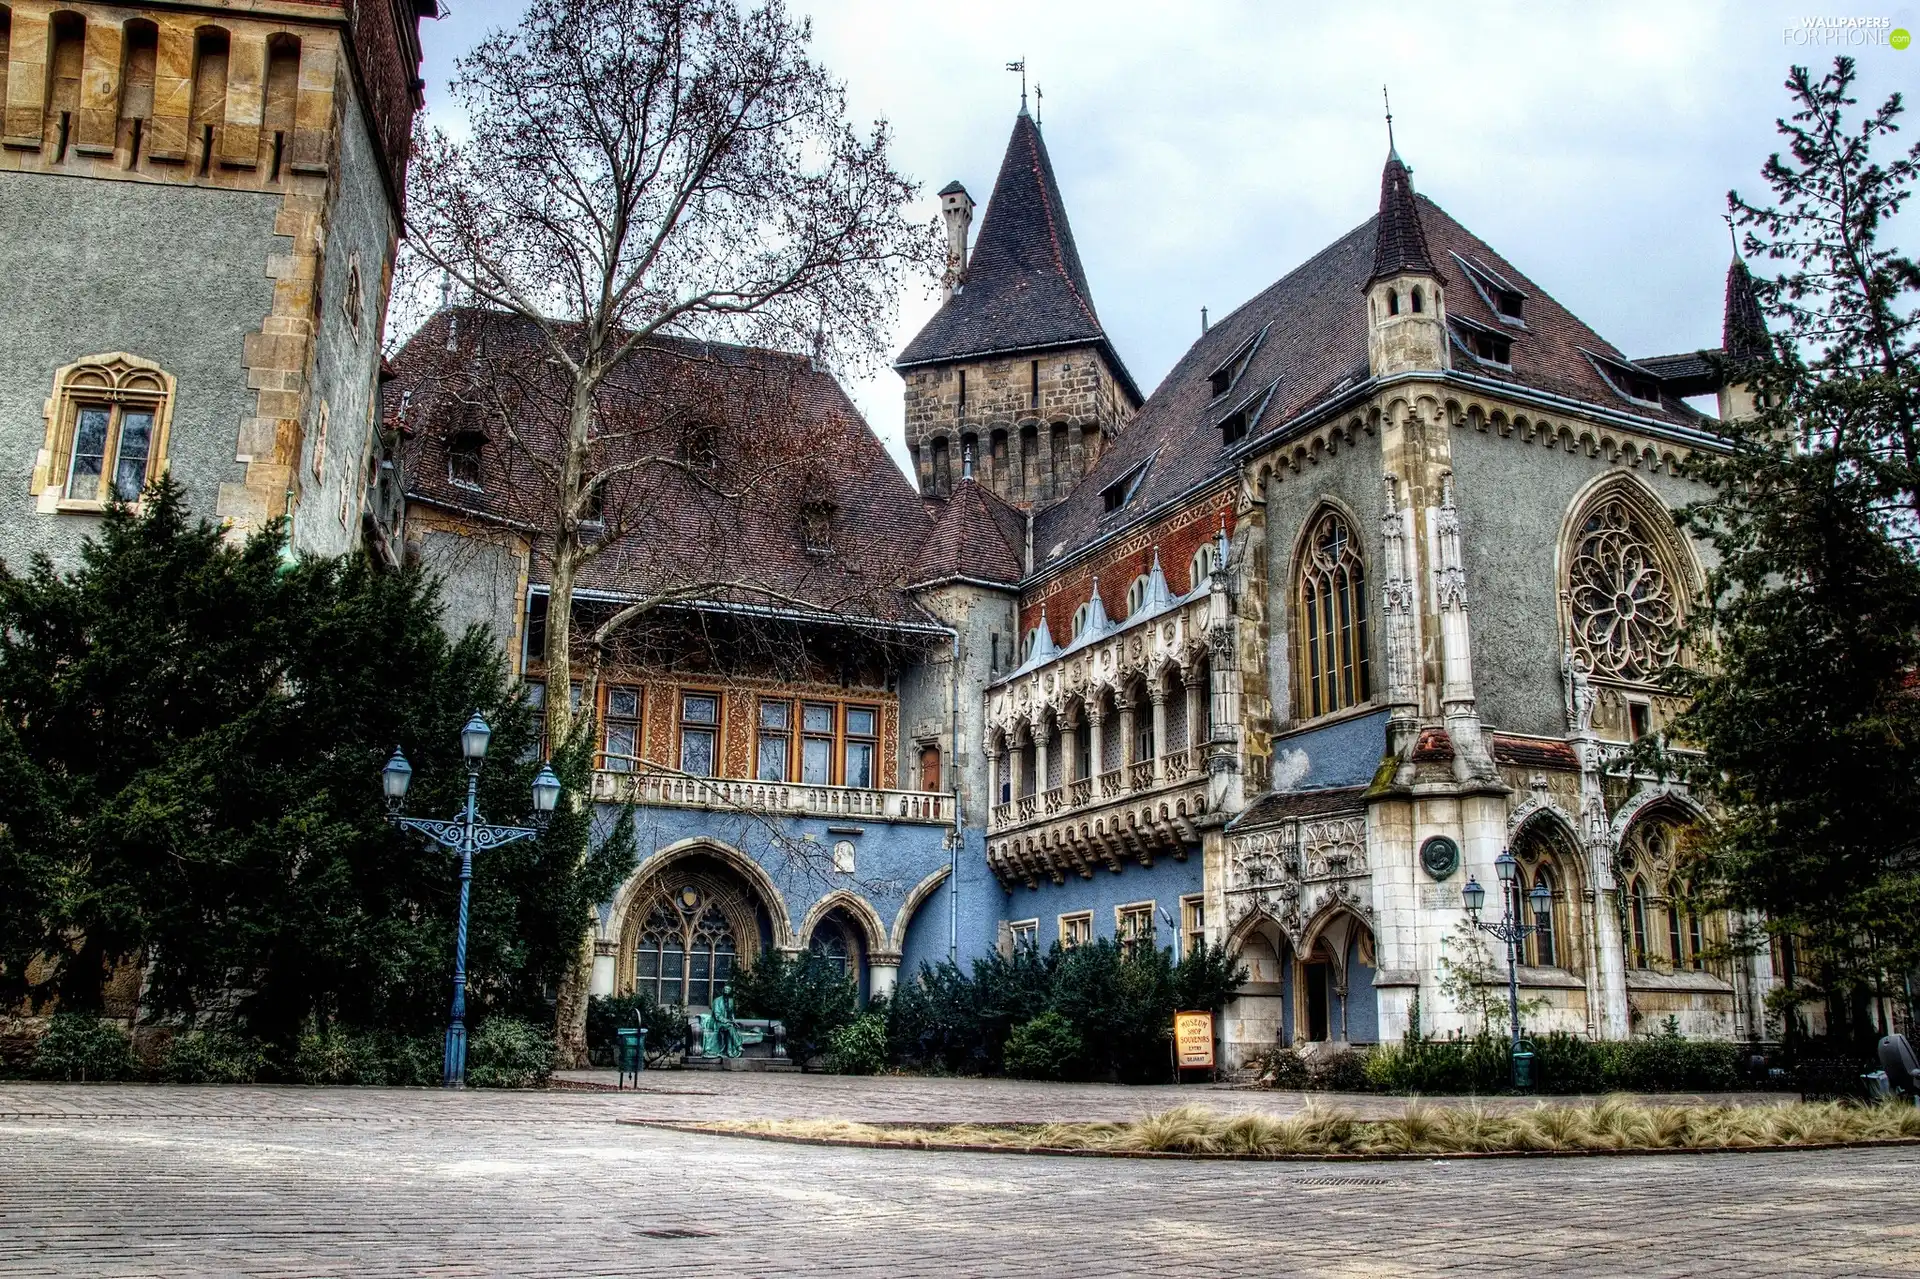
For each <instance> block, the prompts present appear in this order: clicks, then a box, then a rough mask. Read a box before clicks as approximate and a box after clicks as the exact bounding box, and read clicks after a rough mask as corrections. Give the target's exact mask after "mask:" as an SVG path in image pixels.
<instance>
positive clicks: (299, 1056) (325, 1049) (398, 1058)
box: [288, 1026, 446, 1088]
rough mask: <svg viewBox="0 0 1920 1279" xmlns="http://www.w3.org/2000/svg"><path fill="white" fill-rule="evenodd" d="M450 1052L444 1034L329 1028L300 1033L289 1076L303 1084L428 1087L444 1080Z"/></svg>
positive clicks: (340, 1027)
mask: <svg viewBox="0 0 1920 1279" xmlns="http://www.w3.org/2000/svg"><path fill="white" fill-rule="evenodd" d="M445 1051H446V1044H445V1040H444V1039H443V1038H442V1037H441V1036H439V1035H405V1034H397V1033H392V1032H386V1031H360V1030H354V1029H352V1028H350V1027H346V1026H330V1027H328V1028H327V1029H326V1030H309V1031H308V1032H307V1033H306V1034H304V1035H302V1036H301V1037H300V1040H299V1043H298V1044H297V1045H296V1046H295V1048H294V1053H293V1060H292V1066H291V1069H290V1070H289V1071H288V1076H289V1078H290V1079H291V1080H292V1082H294V1083H301V1084H367V1085H375V1086H384V1087H390V1088H427V1087H432V1086H433V1085H435V1084H438V1083H440V1081H441V1078H442V1075H443V1073H444V1071H445Z"/></svg>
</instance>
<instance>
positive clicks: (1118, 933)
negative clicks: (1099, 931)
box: [1113, 902, 1154, 959]
mask: <svg viewBox="0 0 1920 1279" xmlns="http://www.w3.org/2000/svg"><path fill="white" fill-rule="evenodd" d="M1153 907H1154V904H1153V903H1152V902H1134V903H1133V904H1131V905H1128V906H1118V907H1115V908H1114V912H1113V925H1114V926H1113V933H1114V936H1115V937H1117V938H1119V940H1120V954H1121V955H1122V956H1123V957H1125V958H1127V959H1132V958H1135V957H1137V956H1144V955H1147V954H1150V953H1152V951H1153V949H1154V944H1153V943H1154V935H1153V934H1154V929H1153Z"/></svg>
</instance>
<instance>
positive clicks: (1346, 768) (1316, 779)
mask: <svg viewBox="0 0 1920 1279" xmlns="http://www.w3.org/2000/svg"><path fill="white" fill-rule="evenodd" d="M1386 749H1387V712H1386V711H1384V710H1382V711H1375V712H1373V713H1372V714H1370V715H1361V716H1359V717H1357V718H1355V719H1345V720H1341V721H1340V722H1339V723H1337V724H1325V725H1322V726H1320V727H1319V728H1309V729H1307V730H1305V731H1304V732H1299V733H1294V734H1291V735H1289V736H1286V737H1276V738H1274V739H1273V772H1274V778H1275V787H1274V789H1276V790H1321V789H1324V788H1326V787H1330V786H1365V785H1366V784H1367V783H1368V782H1371V781H1372V780H1373V775H1374V773H1375V772H1376V771H1377V770H1378V769H1379V767H1380V757H1381V756H1382V755H1383V754H1385V753H1386ZM1294 751H1300V752H1303V753H1304V754H1305V755H1306V760H1307V771H1306V775H1305V776H1303V777H1300V778H1298V779H1297V780H1294V781H1292V782H1291V783H1290V784H1288V785H1285V786H1281V785H1279V779H1280V778H1282V777H1283V776H1285V775H1287V773H1288V772H1289V768H1290V765H1289V762H1288V759H1287V756H1288V755H1289V754H1290V753H1291V752H1294ZM1292 767H1297V764H1294V765H1292Z"/></svg>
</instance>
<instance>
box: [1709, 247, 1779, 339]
mask: <svg viewBox="0 0 1920 1279" xmlns="http://www.w3.org/2000/svg"><path fill="white" fill-rule="evenodd" d="M1770 347H1771V342H1770V339H1769V338H1768V336H1767V318H1766V316H1764V315H1763V314H1761V312H1760V299H1759V298H1758V297H1757V296H1755V295H1754V291H1753V276H1752V275H1751V274H1749V273H1748V271H1747V264H1746V263H1745V262H1743V261H1742V260H1741V259H1739V258H1737V257H1736V258H1734V260H1733V263H1732V264H1731V265H1730V266H1728V267H1727V301H1726V309H1725V311H1724V312H1723V313H1722V319H1721V321H1720V348H1721V350H1723V351H1725V352H1726V353H1727V358H1728V359H1729V360H1733V361H1735V362H1736V363H1746V362H1748V361H1753V360H1764V359H1766V358H1767V356H1768V355H1769V354H1770Z"/></svg>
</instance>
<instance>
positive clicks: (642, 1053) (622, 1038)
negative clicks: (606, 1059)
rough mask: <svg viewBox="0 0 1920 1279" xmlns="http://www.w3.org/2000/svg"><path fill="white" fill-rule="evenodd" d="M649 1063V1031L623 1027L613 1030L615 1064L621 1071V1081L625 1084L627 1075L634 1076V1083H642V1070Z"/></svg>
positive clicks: (636, 1084)
mask: <svg viewBox="0 0 1920 1279" xmlns="http://www.w3.org/2000/svg"><path fill="white" fill-rule="evenodd" d="M646 1064H647V1032H646V1031H644V1030H639V1029H627V1028H625V1027H622V1028H621V1029H618V1030H615V1031H614V1032H613V1065H614V1069H616V1070H618V1071H619V1072H620V1083H621V1085H623V1086H624V1085H625V1084H626V1082H627V1076H628V1075H632V1076H633V1082H634V1085H635V1086H636V1087H637V1086H638V1085H639V1083H640V1072H641V1071H642V1070H644V1069H646Z"/></svg>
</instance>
